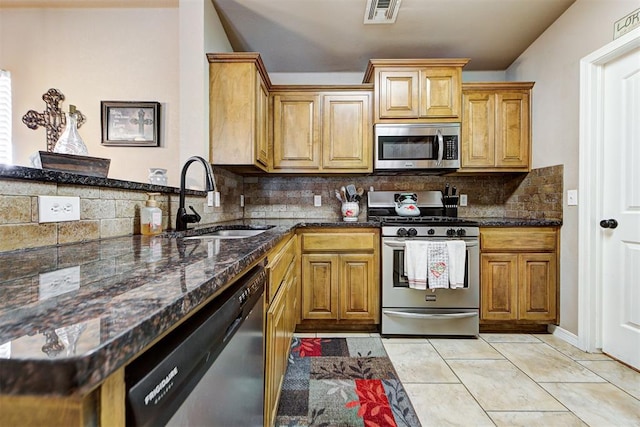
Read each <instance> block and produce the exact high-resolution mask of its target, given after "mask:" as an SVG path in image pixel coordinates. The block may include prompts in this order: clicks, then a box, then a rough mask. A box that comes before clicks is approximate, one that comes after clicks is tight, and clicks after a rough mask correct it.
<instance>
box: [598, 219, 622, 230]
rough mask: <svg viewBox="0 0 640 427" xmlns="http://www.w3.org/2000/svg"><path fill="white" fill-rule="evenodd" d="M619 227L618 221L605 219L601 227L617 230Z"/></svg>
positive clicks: (601, 222)
mask: <svg viewBox="0 0 640 427" xmlns="http://www.w3.org/2000/svg"><path fill="white" fill-rule="evenodd" d="M617 226H618V221H616V220H615V219H613V218H612V219H603V220H602V221H600V227H602V228H616V227H617Z"/></svg>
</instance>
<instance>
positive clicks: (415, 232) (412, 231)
mask: <svg viewBox="0 0 640 427" xmlns="http://www.w3.org/2000/svg"><path fill="white" fill-rule="evenodd" d="M408 233H409V237H416V236H417V235H418V230H416V229H415V228H410V229H409V231H408Z"/></svg>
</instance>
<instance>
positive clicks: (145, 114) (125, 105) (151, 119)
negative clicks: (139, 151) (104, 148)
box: [100, 101, 160, 147]
mask: <svg viewBox="0 0 640 427" xmlns="http://www.w3.org/2000/svg"><path fill="white" fill-rule="evenodd" d="M100 107H101V108H100V111H101V114H100V116H101V125H102V145H111V146H131V147H158V146H160V103H159V102H155V101H154V102H138V101H101V102H100Z"/></svg>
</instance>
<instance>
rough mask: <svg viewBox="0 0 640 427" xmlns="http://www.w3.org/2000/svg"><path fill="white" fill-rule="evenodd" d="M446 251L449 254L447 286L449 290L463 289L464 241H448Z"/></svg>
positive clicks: (465, 251)
mask: <svg viewBox="0 0 640 427" xmlns="http://www.w3.org/2000/svg"><path fill="white" fill-rule="evenodd" d="M447 250H448V252H449V286H450V287H451V289H458V288H463V287H464V276H465V274H466V270H465V267H466V266H465V260H466V256H467V244H466V243H465V241H464V240H448V241H447Z"/></svg>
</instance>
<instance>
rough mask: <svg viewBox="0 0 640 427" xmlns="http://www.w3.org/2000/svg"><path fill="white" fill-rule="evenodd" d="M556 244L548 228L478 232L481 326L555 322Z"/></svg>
mask: <svg viewBox="0 0 640 427" xmlns="http://www.w3.org/2000/svg"><path fill="white" fill-rule="evenodd" d="M557 241H558V232H557V230H555V229H554V228H550V227H543V228H534V227H531V228H516V229H514V228H495V229H493V228H488V229H481V231H480V247H481V260H480V272H481V279H480V287H481V313H480V319H481V323H482V322H484V323H490V322H496V321H497V322H500V321H504V322H537V323H556V322H557V320H558V315H557V307H558V303H557V301H558V285H557V284H558V268H557V264H558V245H557Z"/></svg>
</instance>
